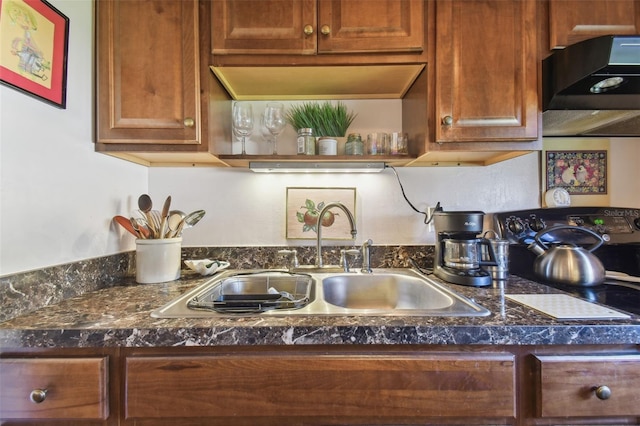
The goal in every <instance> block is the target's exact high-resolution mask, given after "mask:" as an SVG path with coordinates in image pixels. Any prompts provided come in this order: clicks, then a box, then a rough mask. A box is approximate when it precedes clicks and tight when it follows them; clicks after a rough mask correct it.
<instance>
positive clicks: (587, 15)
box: [549, 0, 640, 49]
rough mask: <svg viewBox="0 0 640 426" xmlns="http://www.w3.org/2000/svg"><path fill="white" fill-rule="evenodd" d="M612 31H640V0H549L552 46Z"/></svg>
mask: <svg viewBox="0 0 640 426" xmlns="http://www.w3.org/2000/svg"><path fill="white" fill-rule="evenodd" d="M609 34H616V35H620V34H640V0H607V1H593V0H550V1H549V42H550V44H551V45H550V48H551V49H557V48H562V47H565V46H568V45H570V44H574V43H577V42H579V41H582V40H586V39H588V38H593V37H598V36H602V35H609Z"/></svg>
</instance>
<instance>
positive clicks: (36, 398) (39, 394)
mask: <svg viewBox="0 0 640 426" xmlns="http://www.w3.org/2000/svg"><path fill="white" fill-rule="evenodd" d="M46 398H47V390H46V389H34V390H32V391H31V393H30V394H29V399H30V400H31V402H35V403H36V404H40V403H41V402H44V400H45V399H46Z"/></svg>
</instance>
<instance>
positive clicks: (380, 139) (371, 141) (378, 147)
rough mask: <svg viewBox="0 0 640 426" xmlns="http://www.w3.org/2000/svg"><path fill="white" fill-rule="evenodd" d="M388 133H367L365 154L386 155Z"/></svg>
mask: <svg viewBox="0 0 640 426" xmlns="http://www.w3.org/2000/svg"><path fill="white" fill-rule="evenodd" d="M388 141H389V135H387V134H386V133H380V132H378V133H369V134H368V135H367V154H369V155H386V154H387V151H388Z"/></svg>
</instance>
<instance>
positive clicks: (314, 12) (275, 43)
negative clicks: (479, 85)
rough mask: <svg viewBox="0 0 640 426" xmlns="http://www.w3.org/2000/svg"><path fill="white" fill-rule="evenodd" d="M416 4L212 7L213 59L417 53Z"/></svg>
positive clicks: (308, 1) (408, 0) (249, 2)
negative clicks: (250, 55) (253, 55)
mask: <svg viewBox="0 0 640 426" xmlns="http://www.w3.org/2000/svg"><path fill="white" fill-rule="evenodd" d="M424 7H425V6H424V1H422V0H376V1H371V0H319V1H316V0H221V1H215V2H212V13H211V26H212V28H211V31H212V45H213V54H214V55H215V54H246V53H259V54H295V55H315V54H317V53H341V52H342V53H354V52H394V51H398V52H416V51H417V52H420V51H422V50H423V49H424V46H423V45H424Z"/></svg>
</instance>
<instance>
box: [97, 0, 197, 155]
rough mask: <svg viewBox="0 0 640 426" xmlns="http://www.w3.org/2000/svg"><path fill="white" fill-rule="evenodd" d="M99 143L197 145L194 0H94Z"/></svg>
mask: <svg viewBox="0 0 640 426" xmlns="http://www.w3.org/2000/svg"><path fill="white" fill-rule="evenodd" d="M96 7H97V49H98V54H97V57H98V69H97V75H98V79H97V81H98V142H100V143H127V144H199V143H200V133H199V129H200V70H199V63H200V61H199V53H200V52H199V49H198V31H199V22H198V4H197V1H196V0H185V1H175V0H154V1H151V0H136V1H116V0H101V1H98V2H96Z"/></svg>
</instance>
